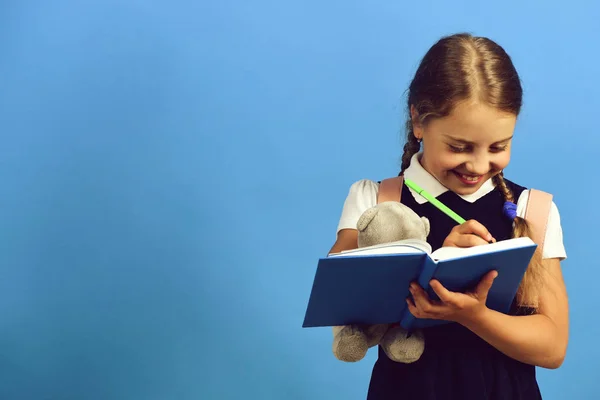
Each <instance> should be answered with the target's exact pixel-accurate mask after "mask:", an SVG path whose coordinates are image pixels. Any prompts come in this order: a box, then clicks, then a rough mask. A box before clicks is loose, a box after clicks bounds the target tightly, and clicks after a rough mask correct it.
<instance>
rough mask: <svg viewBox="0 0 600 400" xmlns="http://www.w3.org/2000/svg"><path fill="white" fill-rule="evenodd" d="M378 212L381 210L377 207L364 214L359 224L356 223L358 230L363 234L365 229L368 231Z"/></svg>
mask: <svg viewBox="0 0 600 400" xmlns="http://www.w3.org/2000/svg"><path fill="white" fill-rule="evenodd" d="M378 212H379V208H378V207H377V206H374V207H371V208H369V209H367V210H365V212H364V213H362V215H361V216H360V218H359V219H358V222H357V223H356V228H357V229H358V231H359V232H363V231H364V230H365V229H367V226H369V224H370V223H371V221H373V218H375V216H376V215H377V213H378Z"/></svg>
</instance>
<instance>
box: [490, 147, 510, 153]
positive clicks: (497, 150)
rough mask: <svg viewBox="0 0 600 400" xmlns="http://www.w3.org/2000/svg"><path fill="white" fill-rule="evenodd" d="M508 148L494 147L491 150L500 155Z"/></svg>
mask: <svg viewBox="0 0 600 400" xmlns="http://www.w3.org/2000/svg"><path fill="white" fill-rule="evenodd" d="M507 147H508V145H504V146H494V147H492V149H491V150H492V152H493V153H500V152H502V151H505V150H506V148H507Z"/></svg>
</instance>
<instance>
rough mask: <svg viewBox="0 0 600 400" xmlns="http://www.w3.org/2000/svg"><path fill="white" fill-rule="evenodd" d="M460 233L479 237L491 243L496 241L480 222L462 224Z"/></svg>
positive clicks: (472, 220)
mask: <svg viewBox="0 0 600 400" xmlns="http://www.w3.org/2000/svg"><path fill="white" fill-rule="evenodd" d="M458 231H459V232H460V233H463V234H473V235H476V236H479V237H480V238H481V239H483V240H484V241H485V242H487V243H490V242H492V241H495V239H494V238H493V236H492V234H491V233H490V231H488V230H487V228H486V227H485V226H483V225H482V224H481V223H480V222H479V221H477V220H474V219H470V220H468V221H467V222H464V223H462V224H461V225H460V226H459V228H458Z"/></svg>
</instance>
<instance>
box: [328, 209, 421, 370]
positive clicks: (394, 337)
mask: <svg viewBox="0 0 600 400" xmlns="http://www.w3.org/2000/svg"><path fill="white" fill-rule="evenodd" d="M357 229H358V247H359V248H361V247H368V246H373V245H377V244H383V243H389V242H395V241H398V240H404V239H420V240H423V241H425V240H426V239H427V236H428V235H429V232H430V224H429V220H428V219H427V218H426V217H419V215H417V214H416V213H415V212H414V211H413V210H411V209H410V208H409V207H407V206H406V205H404V204H402V203H400V202H398V201H384V202H382V203H379V204H377V205H375V206H373V207H371V208H369V209H367V210H366V211H365V212H364V213H363V214H362V215H361V216H360V218H359V220H358V222H357ZM333 336H334V340H333V354H334V355H335V357H336V358H337V359H339V360H341V361H346V362H356V361H360V360H362V359H363V358H364V357H365V355H366V353H367V351H368V350H369V348H371V347H373V346H376V345H378V344H379V345H381V347H382V349H383V351H384V352H385V353H386V354H387V356H388V357H389V358H390V359H391V360H393V361H396V362H401V363H412V362H415V361H417V360H418V359H419V358H420V357H421V355H422V354H423V351H424V348H425V341H424V336H423V334H422V332H421V331H419V330H416V331H412V332H408V331H407V330H405V329H404V328H402V327H401V326H400V325H398V324H377V325H344V326H334V327H333Z"/></svg>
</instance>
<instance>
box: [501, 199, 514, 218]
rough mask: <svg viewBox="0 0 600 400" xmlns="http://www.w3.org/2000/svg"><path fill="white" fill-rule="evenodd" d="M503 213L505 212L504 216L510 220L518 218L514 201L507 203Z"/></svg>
mask: <svg viewBox="0 0 600 400" xmlns="http://www.w3.org/2000/svg"><path fill="white" fill-rule="evenodd" d="M502 211H503V212H504V215H506V218H508V219H510V220H513V219H515V218H517V205H516V204H515V203H513V202H512V201H505V202H504V207H502Z"/></svg>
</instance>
